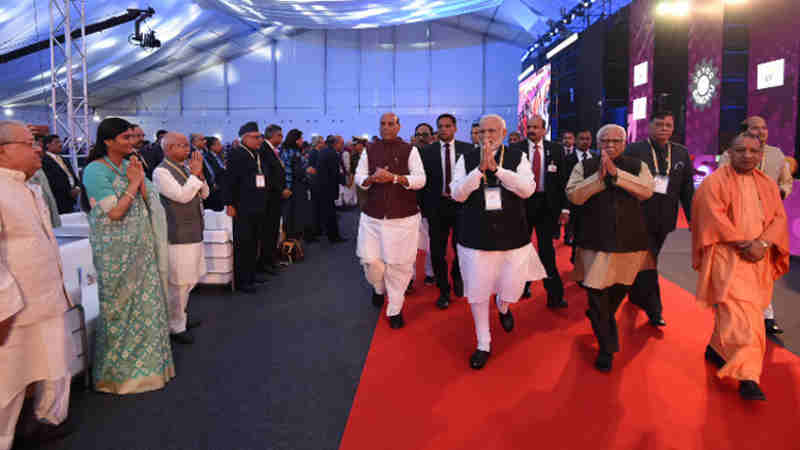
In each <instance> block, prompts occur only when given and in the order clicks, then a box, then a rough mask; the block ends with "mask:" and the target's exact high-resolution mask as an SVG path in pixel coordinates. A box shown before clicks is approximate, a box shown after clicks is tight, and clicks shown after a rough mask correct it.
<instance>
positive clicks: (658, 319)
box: [648, 314, 667, 327]
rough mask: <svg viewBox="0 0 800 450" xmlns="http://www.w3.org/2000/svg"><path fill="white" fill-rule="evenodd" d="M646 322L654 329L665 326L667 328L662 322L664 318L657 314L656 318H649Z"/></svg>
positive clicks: (665, 323)
mask: <svg viewBox="0 0 800 450" xmlns="http://www.w3.org/2000/svg"><path fill="white" fill-rule="evenodd" d="M648 322H649V323H650V325H652V326H654V327H665V326H667V322H664V318H663V317H661V314H659V315H657V316H652V317H649V319H648Z"/></svg>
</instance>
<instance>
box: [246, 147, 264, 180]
mask: <svg viewBox="0 0 800 450" xmlns="http://www.w3.org/2000/svg"><path fill="white" fill-rule="evenodd" d="M242 148H243V149H245V150H246V151H247V153H248V154H249V155H250V157H251V158H253V159H255V160H256V163H257V164H258V173H259V174H263V173H264V172H263V171H262V170H261V155H259V154H258V153H256V154H253V152H252V151H251V150H250V149H249V148H247V147H245V146H244V145H243V146H242Z"/></svg>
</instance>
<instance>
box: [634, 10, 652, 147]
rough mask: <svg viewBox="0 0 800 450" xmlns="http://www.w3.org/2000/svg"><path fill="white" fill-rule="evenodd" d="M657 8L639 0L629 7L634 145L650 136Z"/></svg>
mask: <svg viewBox="0 0 800 450" xmlns="http://www.w3.org/2000/svg"><path fill="white" fill-rule="evenodd" d="M654 6H655V5H654V2H653V0H636V1H634V2H633V3H631V6H630V8H631V11H630V38H631V41H630V72H629V80H630V87H631V88H630V91H629V92H630V94H629V97H628V139H629V140H630V141H631V142H634V141H638V140H641V139H644V138H646V137H647V117H649V116H650V111H651V110H652V107H653V53H654V39H655V19H654V17H653V8H654ZM645 63H646V64H645ZM640 83H641V84H640ZM637 99H639V102H638V103H637ZM642 115H643V116H644V117H642Z"/></svg>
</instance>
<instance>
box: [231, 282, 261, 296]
mask: <svg viewBox="0 0 800 450" xmlns="http://www.w3.org/2000/svg"><path fill="white" fill-rule="evenodd" d="M236 290H237V291H240V292H244V293H246V294H255V293H256V292H258V289H257V288H256V287H255V286H253V285H252V284H243V285H236Z"/></svg>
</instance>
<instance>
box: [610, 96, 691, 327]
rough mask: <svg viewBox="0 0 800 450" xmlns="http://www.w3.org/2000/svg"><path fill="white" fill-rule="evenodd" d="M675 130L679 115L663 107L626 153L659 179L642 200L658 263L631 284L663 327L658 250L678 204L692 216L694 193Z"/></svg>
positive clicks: (639, 302)
mask: <svg viewBox="0 0 800 450" xmlns="http://www.w3.org/2000/svg"><path fill="white" fill-rule="evenodd" d="M674 130H675V117H674V116H673V115H672V112H670V111H661V112H657V113H655V114H653V116H652V117H651V118H650V125H649V135H650V136H649V137H648V138H647V139H646V140H644V141H640V142H636V143H634V144H631V145H629V146H628V148H627V149H626V150H625V154H626V155H628V156H630V157H632V158H638V159H639V160H641V161H643V162H644V163H645V164H647V167H648V169H649V170H650V173H651V174H652V175H653V178H654V179H655V190H654V192H653V196H652V197H651V198H650V199H649V200H647V201H645V202H644V203H643V204H642V210H643V211H644V215H645V219H646V221H647V231H648V234H649V236H650V250H651V251H652V252H653V256H654V258H655V266H653V267H648V268H646V269H645V270H642V272H641V273H639V275H637V277H636V281H635V282H634V283H633V286H631V292H630V295H629V297H628V298H629V299H630V301H631V303H633V304H634V305H636V306H638V307H640V308H642V309H643V310H644V311H645V312H646V313H647V317H648V319H649V322H650V325H652V326H654V327H663V326H665V325H666V324H667V323H666V322H665V321H664V317H663V315H662V310H663V306H662V304H661V289H660V287H659V285H658V254H659V253H660V252H661V248H662V247H663V246H664V241H665V240H666V239H667V235H668V234H669V233H671V232H672V231H673V230H674V229H675V225H676V224H677V222H678V204H679V203H680V205H681V206H683V212H684V214H685V215H686V220H691V219H692V197H693V196H694V166H693V165H692V161H691V160H690V159H689V151H688V150H687V149H686V147H684V146H682V145H680V144H678V143H676V142H671V141H670V138H671V137H672V133H673V131H674Z"/></svg>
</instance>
